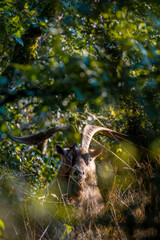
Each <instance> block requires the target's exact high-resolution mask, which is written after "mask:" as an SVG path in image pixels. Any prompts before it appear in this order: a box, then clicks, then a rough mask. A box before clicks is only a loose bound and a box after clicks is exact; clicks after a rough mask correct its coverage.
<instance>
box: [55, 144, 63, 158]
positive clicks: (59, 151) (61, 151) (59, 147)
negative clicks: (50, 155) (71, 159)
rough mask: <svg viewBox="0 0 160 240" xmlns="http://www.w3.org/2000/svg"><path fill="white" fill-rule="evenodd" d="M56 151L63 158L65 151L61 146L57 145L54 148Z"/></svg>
mask: <svg viewBox="0 0 160 240" xmlns="http://www.w3.org/2000/svg"><path fill="white" fill-rule="evenodd" d="M56 151H57V153H59V154H60V155H63V156H64V155H65V150H64V149H63V148H62V147H61V146H59V145H57V146H56Z"/></svg>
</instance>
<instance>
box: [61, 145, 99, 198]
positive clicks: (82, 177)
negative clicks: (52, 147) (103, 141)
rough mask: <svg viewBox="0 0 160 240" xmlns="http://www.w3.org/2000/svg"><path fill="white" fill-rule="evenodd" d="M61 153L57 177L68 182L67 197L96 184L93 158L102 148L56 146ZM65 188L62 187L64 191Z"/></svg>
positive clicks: (78, 193)
mask: <svg viewBox="0 0 160 240" xmlns="http://www.w3.org/2000/svg"><path fill="white" fill-rule="evenodd" d="M56 150H57V152H58V153H59V154H60V155H61V160H62V163H61V166H60V169H59V171H58V177H59V178H60V179H62V178H63V182H64V179H65V181H66V182H67V183H68V187H67V188H68V197H69V198H70V197H76V196H79V195H80V194H81V193H82V192H83V190H84V189H85V188H86V186H88V185H90V184H96V165H95V158H96V157H97V156H98V155H99V154H101V152H102V149H101V148H97V149H96V150H94V151H91V150H89V151H86V150H85V149H84V148H79V147H77V146H76V145H74V146H73V147H71V148H68V149H63V148H62V147H60V146H57V147H56ZM66 190H67V189H64V191H66Z"/></svg>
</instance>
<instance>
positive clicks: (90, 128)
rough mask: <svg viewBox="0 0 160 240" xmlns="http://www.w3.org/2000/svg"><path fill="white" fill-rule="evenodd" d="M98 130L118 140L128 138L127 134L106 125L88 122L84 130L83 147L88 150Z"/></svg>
mask: <svg viewBox="0 0 160 240" xmlns="http://www.w3.org/2000/svg"><path fill="white" fill-rule="evenodd" d="M97 132H102V133H103V134H104V135H106V136H107V137H109V138H113V139H115V140H117V141H118V140H126V139H127V135H125V134H122V133H119V132H116V131H114V130H111V129H109V128H106V127H99V126H94V125H89V124H87V125H86V126H85V128H84V129H83V132H82V148H85V149H86V150H88V148H89V145H90V143H91V140H92V137H93V135H94V134H95V133H97Z"/></svg>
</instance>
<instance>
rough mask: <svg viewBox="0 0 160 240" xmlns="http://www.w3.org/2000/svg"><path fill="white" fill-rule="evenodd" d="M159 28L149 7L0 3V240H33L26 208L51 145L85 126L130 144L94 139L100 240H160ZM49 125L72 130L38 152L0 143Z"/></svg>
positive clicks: (49, 170)
mask: <svg viewBox="0 0 160 240" xmlns="http://www.w3.org/2000/svg"><path fill="white" fill-rule="evenodd" d="M159 30H160V4H159V1H156V0H153V1H149V0H146V1H136V0H130V1H125V0H123V1H122V0H118V1H112V0H110V1H109V0H99V1H98V0H75V1H72V0H71V1H65V0H64V1H61V0H59V1H53V0H47V1H46V0H41V1H40V0H25V1H20V0H2V1H1V2H0V140H1V141H0V202H1V205H0V238H2V239H22V238H23V239H29V238H30V239H42V238H40V237H41V236H43V234H44V232H45V229H46V226H48V225H46V226H45V225H43V226H41V227H39V228H38V227H37V226H36V220H35V218H34V217H33V216H32V217H33V219H34V220H33V219H32V218H31V217H30V213H29V210H28V205H29V204H30V202H32V201H33V199H35V198H36V199H37V198H38V196H41V193H42V192H43V190H44V189H45V188H46V185H47V184H48V183H50V182H51V181H52V180H54V178H55V176H56V173H57V169H58V166H59V162H60V159H59V156H58V155H57V154H56V152H55V146H56V144H57V143H58V144H61V145H62V146H66V145H67V142H68V141H69V140H72V141H74V142H76V143H77V144H79V143H80V133H81V132H82V129H83V127H84V126H85V124H87V123H89V124H95V125H100V126H106V127H108V128H110V129H113V130H117V131H119V132H123V133H125V134H127V135H128V139H129V140H130V141H131V142H132V144H129V143H128V144H116V143H115V142H114V141H111V140H110V141H109V140H108V139H107V138H105V137H104V136H96V137H95V139H96V140H98V141H99V142H100V143H101V144H102V145H103V148H104V153H103V156H102V157H100V159H99V160H98V162H97V164H98V165H99V166H101V167H100V169H101V171H99V175H100V177H102V176H104V181H103V184H102V191H103V188H105V191H104V192H105V194H104V197H105V199H106V211H107V214H108V215H107V216H109V217H108V218H107V219H106V218H105V217H104V218H103V217H102V219H101V221H98V225H97V228H99V229H100V231H101V239H106V238H105V237H103V234H104V236H107V237H108V238H110V239H114V238H115V239H132V238H134V239H147V237H148V238H149V239H157V238H159V237H160V227H159V226H160V219H159V217H160V32H159ZM59 124H64V125H68V124H69V125H72V126H74V129H75V133H72V134H70V135H68V136H65V135H63V134H62V133H57V134H56V135H55V136H54V137H52V138H51V139H50V140H49V142H48V146H47V152H46V153H45V154H42V151H41V147H40V146H39V147H38V148H36V147H34V148H33V147H28V146H26V145H22V144H17V143H15V142H13V141H11V140H10V139H8V135H9V134H11V135H16V136H20V135H22V136H24V135H29V134H32V133H35V132H38V131H40V130H44V129H47V128H48V127H51V126H53V125H56V126H58V125H59ZM108 149H109V150H108ZM104 160H105V161H104ZM122 160H123V161H122ZM104 163H105V164H104ZM106 185H107V186H106ZM32 213H33V212H32ZM63 220H64V219H63ZM96 223H97V222H96V220H95V222H94V224H96ZM48 224H49V223H48ZM61 225H62V228H61V229H62V231H61V234H60V233H59V235H56V237H57V238H58V239H65V238H66V239H67V238H69V239H70V238H71V236H70V232H72V231H71V230H70V229H72V228H71V227H73V225H72V223H67V222H65V224H64V222H63V221H62V223H61ZM38 226H39V225H38ZM102 229H103V231H102ZM45 234H46V232H45ZM22 236H23V237H22ZM37 236H38V237H37ZM45 237H46V238H44V239H54V238H49V236H48V238H47V234H46V235H45ZM83 237H85V236H83ZM84 239H85V238H84Z"/></svg>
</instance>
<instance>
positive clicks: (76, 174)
mask: <svg viewBox="0 0 160 240" xmlns="http://www.w3.org/2000/svg"><path fill="white" fill-rule="evenodd" d="M80 174H81V172H80V171H79V170H78V169H76V170H75V171H74V172H73V175H74V176H75V177H79V175H80Z"/></svg>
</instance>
